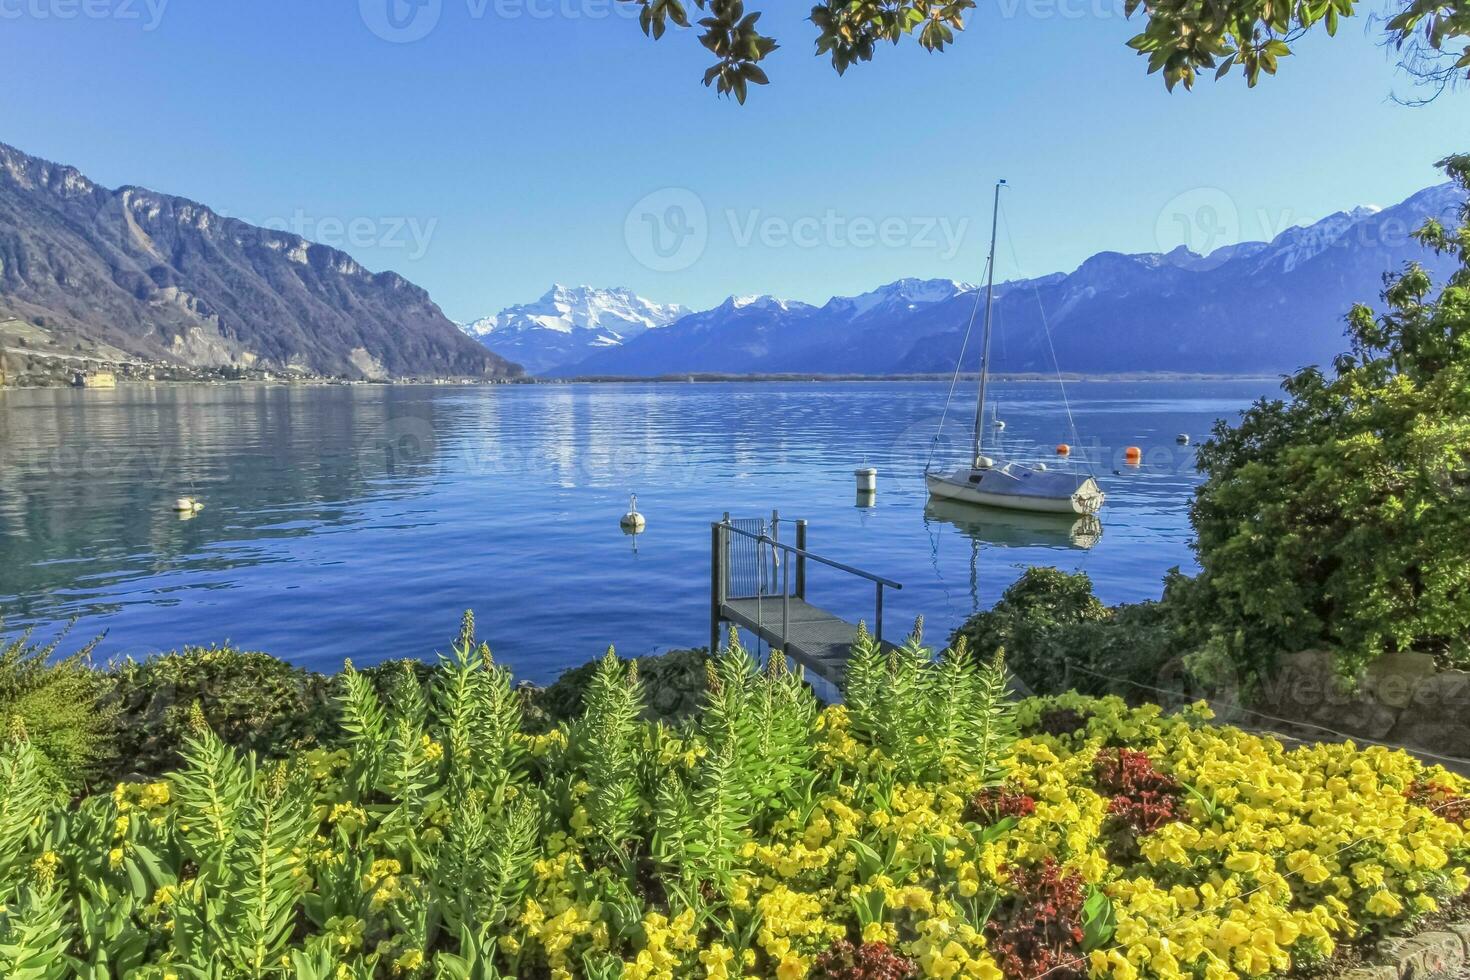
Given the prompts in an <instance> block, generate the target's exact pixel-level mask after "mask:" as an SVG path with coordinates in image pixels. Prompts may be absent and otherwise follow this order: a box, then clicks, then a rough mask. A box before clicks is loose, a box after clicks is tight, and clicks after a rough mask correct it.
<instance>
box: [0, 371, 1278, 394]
mask: <svg viewBox="0 0 1470 980" xmlns="http://www.w3.org/2000/svg"><path fill="white" fill-rule="evenodd" d="M1286 374H1287V372H1284V371H1283V372H1281V373H1278V374H1262V373H1254V374H1209V373H1204V372H1198V373H1184V372H1174V371H1129V372H1122V373H1103V374H1063V375H1060V376H1057V375H1046V374H1040V373H1037V372H1028V371H1023V372H1002V373H998V374H992V375H991V378H992V380H995V381H1006V382H1013V383H1015V382H1019V383H1034V384H1046V383H1055V382H1056V381H1058V380H1060V381H1064V382H1082V381H1087V382H1128V381H1176V382H1177V381H1279V380H1281V378H1283V377H1285V376H1286ZM952 377H954V376H953V375H950V374H704V373H700V374H661V375H656V376H653V377H637V376H629V375H608V376H601V375H592V376H588V377H577V378H530V377H526V378H505V379H497V380H490V379H474V378H438V379H433V378H429V379H424V378H414V379H393V380H386V381H381V380H380V381H367V380H361V381H343V380H338V379H330V380H329V379H323V378H300V379H294V378H293V379H287V378H238V379H228V380H226V379H209V380H205V379H198V378H179V379H159V380H152V381H147V380H135V379H131V378H119V379H118V380H117V384H116V386H115V387H113V388H90V389H89V388H81V387H77V386H75V385H71V384H40V385H37V384H23V385H0V391H55V390H58V389H72V390H76V391H88V390H91V391H115V390H116V389H117V388H137V387H143V386H150V387H229V386H234V385H271V386H276V387H301V388H333V387H364V386H372V387H384V388H388V387H395V388H398V387H415V386H417V387H425V388H431V387H432V388H466V387H479V386H496V387H499V386H502V385H594V384H779V383H786V384H791V383H805V384H854V383H865V382H880V381H881V382H899V383H902V382H940V381H949V380H950V379H951V378H952ZM978 378H979V374H978V373H964V374H961V375H959V380H960V381H972V382H973V381H975V380H977V379H978Z"/></svg>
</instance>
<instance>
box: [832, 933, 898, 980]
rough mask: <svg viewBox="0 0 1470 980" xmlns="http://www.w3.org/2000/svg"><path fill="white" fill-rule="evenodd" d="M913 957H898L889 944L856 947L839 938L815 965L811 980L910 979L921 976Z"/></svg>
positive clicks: (867, 944) (868, 944) (869, 944)
mask: <svg viewBox="0 0 1470 980" xmlns="http://www.w3.org/2000/svg"><path fill="white" fill-rule="evenodd" d="M918 973H919V970H918V967H917V966H916V965H915V964H914V961H913V960H910V959H907V958H905V957H903V956H899V955H898V954H897V953H895V952H894V951H893V950H891V949H889V948H888V944H887V943H863V944H862V945H861V946H854V945H853V944H852V943H850V942H848V941H847V940H846V939H839V940H837V942H835V943H833V944H832V945H831V946H829V947H827V950H826V951H825V952H824V953H822V955H821V956H818V957H817V961H816V962H815V963H813V964H812V972H811V973H810V974H809V975H808V976H809V977H810V978H811V980H909V978H911V977H915V976H918Z"/></svg>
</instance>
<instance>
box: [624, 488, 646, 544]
mask: <svg viewBox="0 0 1470 980" xmlns="http://www.w3.org/2000/svg"><path fill="white" fill-rule="evenodd" d="M647 526H648V522H647V521H646V520H644V519H643V515H642V514H640V513H638V495H637V494H636V493H630V494H628V512H627V513H626V514H624V515H623V516H622V517H621V518H620V519H619V520H618V527H620V528H622V529H623V530H624V531H625V532H627V533H628V534H641V533H643V529H644V528H645V527H647Z"/></svg>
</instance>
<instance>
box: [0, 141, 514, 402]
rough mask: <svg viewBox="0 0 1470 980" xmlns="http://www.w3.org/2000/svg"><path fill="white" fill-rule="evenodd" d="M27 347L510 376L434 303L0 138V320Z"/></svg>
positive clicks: (209, 362) (337, 259)
mask: <svg viewBox="0 0 1470 980" xmlns="http://www.w3.org/2000/svg"><path fill="white" fill-rule="evenodd" d="M7 321H9V322H13V323H16V324H20V325H21V326H23V327H24V328H25V329H26V330H27V331H28V333H27V334H26V336H27V337H28V338H29V341H30V342H29V344H28V349H29V350H30V351H32V352H35V350H36V348H37V346H42V347H46V348H49V349H52V350H57V351H63V350H64V351H71V350H87V349H93V350H102V351H106V352H108V353H109V356H112V357H116V358H122V357H134V358H138V359H142V360H146V361H156V362H159V363H164V364H181V365H187V366H194V367H240V368H260V369H265V368H273V369H278V370H290V371H301V372H306V373H310V374H318V375H341V376H346V377H350V378H400V377H429V376H432V377H469V378H491V379H494V378H506V377H513V376H516V375H519V374H521V373H522V371H521V369H520V368H519V367H518V366H517V365H515V364H513V363H511V362H509V361H507V360H506V359H505V358H503V357H501V356H499V355H498V354H495V353H492V352H491V351H489V350H488V349H486V348H485V347H484V345H482V344H478V343H476V342H475V341H474V340H473V339H472V338H469V337H466V336H465V335H464V334H463V333H462V332H461V331H460V330H459V329H458V328H457V327H456V326H455V324H453V323H452V322H450V320H449V319H448V318H446V317H445V316H444V314H443V312H441V311H440V309H439V307H438V306H436V305H435V304H434V302H433V300H431V299H430V298H429V294H428V293H426V292H425V291H424V290H423V289H421V288H419V287H418V286H415V285H414V284H413V283H411V282H409V281H408V280H407V279H404V278H403V277H402V276H400V275H398V274H396V273H393V272H378V273H374V272H369V271H368V270H367V269H365V268H363V267H362V266H361V265H359V264H358V263H357V262H356V261H355V260H354V259H353V258H352V257H351V256H349V255H347V254H346V253H345V252H341V251H338V250H337V249H334V248H329V247H327V246H325V245H319V244H316V243H313V242H310V241H307V240H306V239H304V238H302V237H301V236H299V235H294V234H290V233H288V232H284V231H274V230H270V229H266V228H261V227H257V226H255V225H251V224H248V223H246V222H244V221H240V220H237V219H235V218H227V217H224V216H222V215H220V214H218V213H216V212H214V211H212V210H211V209H209V208H208V207H205V206H204V205H202V204H199V203H197V202H194V201H190V200H187V199H185V198H182V197H174V196H172V195H168V194H160V193H157V192H155V191H151V190H147V189H145V188H142V187H121V188H118V189H116V190H109V189H108V188H105V187H102V186H100V185H98V184H96V183H94V182H93V181H91V180H89V179H87V178H86V177H85V176H83V175H82V174H81V173H80V172H79V171H77V170H76V169H75V168H72V167H68V166H63V165H61V164H56V163H51V162H49V161H46V160H41V159H39V158H37V157H33V156H29V155H27V154H25V153H22V152H21V151H19V150H17V149H15V148H13V147H10V146H6V145H5V144H3V143H0V322H7Z"/></svg>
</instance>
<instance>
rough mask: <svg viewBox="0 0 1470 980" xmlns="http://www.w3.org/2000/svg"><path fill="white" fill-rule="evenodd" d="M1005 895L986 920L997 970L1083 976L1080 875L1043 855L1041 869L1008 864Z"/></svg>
mask: <svg viewBox="0 0 1470 980" xmlns="http://www.w3.org/2000/svg"><path fill="white" fill-rule="evenodd" d="M1006 871H1007V872H1008V873H1009V875H1010V879H1011V882H1010V888H1011V891H1012V892H1013V895H1012V897H1011V898H1010V899H1009V900H1006V901H1003V902H1002V903H1001V904H1000V905H998V906H997V907H996V911H995V914H994V915H992V916H991V918H990V921H989V922H987V923H986V924H985V931H986V933H987V934H989V937H990V950H991V953H992V954H993V955H994V956H995V958H996V961H997V962H998V963H999V964H1000V968H1001V970H1002V971H1003V972H1004V973H1005V974H1006V975H1007V976H1009V977H1012V978H1014V980H1034V978H1036V977H1040V976H1042V975H1043V974H1048V975H1049V977H1055V978H1056V980H1083V978H1085V977H1086V976H1087V965H1086V962H1085V961H1084V960H1083V958H1082V935H1083V933H1082V918H1083V912H1082V906H1083V902H1084V898H1085V896H1084V894H1083V887H1082V876H1081V875H1080V874H1079V873H1077V872H1076V871H1069V872H1066V873H1065V874H1064V873H1063V872H1062V871H1061V869H1060V868H1058V866H1057V863H1056V862H1055V861H1054V860H1053V859H1051V858H1047V859H1046V861H1045V863H1044V864H1042V866H1041V867H1039V868H1025V867H1019V866H1015V865H1012V866H1009V867H1007V868H1006Z"/></svg>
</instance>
